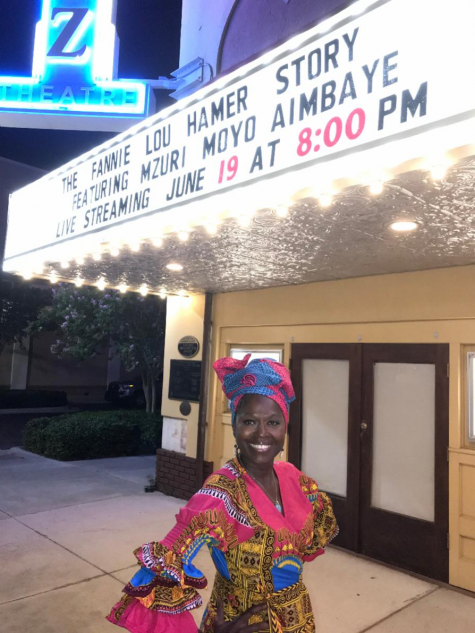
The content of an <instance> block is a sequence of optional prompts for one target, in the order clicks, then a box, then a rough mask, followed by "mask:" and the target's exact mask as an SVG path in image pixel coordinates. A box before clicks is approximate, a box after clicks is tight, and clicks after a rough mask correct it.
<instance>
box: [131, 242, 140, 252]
mask: <svg viewBox="0 0 475 633" xmlns="http://www.w3.org/2000/svg"><path fill="white" fill-rule="evenodd" d="M130 250H131V251H132V252H134V253H138V252H139V250H140V242H134V243H133V244H131V245H130Z"/></svg>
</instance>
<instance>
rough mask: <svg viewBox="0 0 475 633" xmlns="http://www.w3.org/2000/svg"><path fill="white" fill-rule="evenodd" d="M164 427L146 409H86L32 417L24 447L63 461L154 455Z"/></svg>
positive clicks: (26, 430)
mask: <svg viewBox="0 0 475 633" xmlns="http://www.w3.org/2000/svg"><path fill="white" fill-rule="evenodd" d="M161 430H162V418H161V416H158V415H151V414H149V413H144V412H142V411H121V410H119V411H84V412H82V413H73V414H65V415H60V416H57V417H55V418H45V417H42V418H36V419H34V420H30V422H28V424H27V425H26V429H25V433H24V447H25V448H26V450H28V451H31V452H33V453H38V454H40V455H44V456H45V457H50V458H52V459H58V460H61V461H69V460H79V459H96V458H100V457H123V456H130V455H151V454H153V453H155V451H156V449H157V448H158V447H159V445H160V439H161Z"/></svg>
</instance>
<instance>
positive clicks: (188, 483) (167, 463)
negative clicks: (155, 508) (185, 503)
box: [156, 448, 213, 499]
mask: <svg viewBox="0 0 475 633" xmlns="http://www.w3.org/2000/svg"><path fill="white" fill-rule="evenodd" d="M212 472H213V463H212V462H205V463H204V476H205V479H206V477H208V476H209V475H211V473H212ZM156 482H157V490H158V491H159V492H163V493H164V494H166V495H170V496H172V497H178V499H189V498H190V497H191V496H192V495H193V494H194V493H195V492H196V459H195V458H194V457H187V456H186V455H183V454H182V453H175V452H174V451H167V450H165V449H163V448H159V449H158V450H157V479H156Z"/></svg>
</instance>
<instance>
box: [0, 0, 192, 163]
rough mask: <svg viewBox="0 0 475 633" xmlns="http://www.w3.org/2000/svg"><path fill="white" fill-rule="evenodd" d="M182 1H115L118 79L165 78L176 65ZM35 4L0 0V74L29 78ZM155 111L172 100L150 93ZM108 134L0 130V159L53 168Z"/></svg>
mask: <svg viewBox="0 0 475 633" xmlns="http://www.w3.org/2000/svg"><path fill="white" fill-rule="evenodd" d="M181 4H182V0H117V25H116V26H117V34H118V36H119V39H120V49H119V50H120V56H119V77H121V78H132V79H152V78H157V77H158V76H159V75H165V76H169V75H170V73H171V72H172V71H173V70H176V69H177V68H178V66H179V51H180V27H181ZM41 5H42V2H41V0H0V74H1V75H18V76H29V75H31V64H32V59H33V42H34V30H35V25H36V22H37V21H38V20H39V17H40V9H41ZM155 95H156V97H157V107H158V109H162V108H163V107H166V106H167V105H169V104H170V103H173V102H174V101H173V99H170V97H168V92H167V91H164V90H161V91H156V93H155ZM112 136H114V134H111V133H99V132H77V131H74V132H73V131H63V130H34V129H20V128H4V127H0V156H2V157H4V158H9V159H11V160H16V161H19V162H23V163H27V164H29V165H35V166H36V167H42V168H43V169H48V170H50V169H54V168H56V167H59V166H60V165H62V164H64V163H65V162H67V161H68V160H71V159H72V158H74V157H75V156H78V155H79V154H82V153H83V152H86V151H87V150H89V149H91V148H92V147H95V146H96V145H99V143H101V142H103V141H105V140H107V139H108V138H111V137H112Z"/></svg>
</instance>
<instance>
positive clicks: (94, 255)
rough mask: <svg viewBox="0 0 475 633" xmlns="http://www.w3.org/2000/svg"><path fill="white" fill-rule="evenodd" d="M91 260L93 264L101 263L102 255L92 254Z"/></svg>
mask: <svg viewBox="0 0 475 633" xmlns="http://www.w3.org/2000/svg"><path fill="white" fill-rule="evenodd" d="M92 259H93V260H94V261H95V262H100V261H101V259H102V255H101V254H100V253H94V254H93V256H92Z"/></svg>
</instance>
